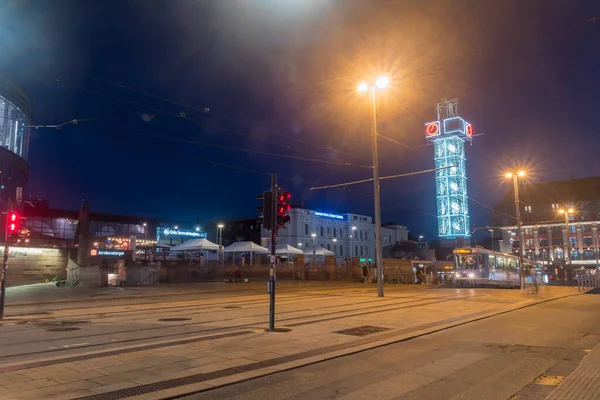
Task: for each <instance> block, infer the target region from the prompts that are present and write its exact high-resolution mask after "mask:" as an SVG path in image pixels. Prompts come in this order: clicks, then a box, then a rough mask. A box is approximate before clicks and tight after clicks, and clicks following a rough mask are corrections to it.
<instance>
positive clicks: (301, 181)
mask: <svg viewBox="0 0 600 400" xmlns="http://www.w3.org/2000/svg"><path fill="white" fill-rule="evenodd" d="M181 158H183V159H188V160H192V161H198V162H201V163H205V164H210V165H215V166H218V167H223V168H230V169H234V170H237V171H242V172H247V173H251V174H257V175H262V176H268V177H271V175H272V173H269V172H262V171H256V170H253V169H249V168H244V167H237V166H235V165H231V164H225V163H222V162H217V161H211V160H206V159H200V158H197V157H190V156H183V157H181ZM277 178H278V179H281V180H286V181H290V182H297V183H304V184H307V185H321V186H322V185H323V183H320V182H313V181H307V180H304V179H300V178H291V177H289V176H282V175H279V174H278V175H277ZM336 189H337V190H340V191H342V192H346V193H352V194H354V195H357V196H361V197H363V198H366V199H368V200H373V196H371V195H367V194H365V193H362V192H357V191H353V190H351V189H349V188H346V187H340V188H336ZM385 204H388V205H391V206H393V207H398V208H399V209H400V210H403V211H410V212H415V213H419V214H423V215H427V216H428V217H433V218H437V215H435V214H432V213H428V212H426V211H423V210H416V209H413V208H406V207H403V206H401V205H400V204H395V203H393V204H392V203H391V202H385Z"/></svg>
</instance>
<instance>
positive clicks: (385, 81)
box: [358, 76, 390, 297]
mask: <svg viewBox="0 0 600 400" xmlns="http://www.w3.org/2000/svg"><path fill="white" fill-rule="evenodd" d="M389 83H390V80H389V78H388V77H387V76H380V77H378V78H377V79H376V80H375V82H373V83H370V84H369V83H366V82H364V83H361V84H360V85H358V90H359V92H366V91H367V89H370V91H369V92H370V95H371V140H372V150H373V190H374V192H375V257H376V259H375V261H376V264H375V265H376V268H377V295H378V296H379V297H383V245H382V241H381V200H380V189H379V155H378V152H377V101H376V96H375V93H376V89H377V88H379V89H384V88H386V87H387V86H388V85H389Z"/></svg>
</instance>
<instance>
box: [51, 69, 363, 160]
mask: <svg viewBox="0 0 600 400" xmlns="http://www.w3.org/2000/svg"><path fill="white" fill-rule="evenodd" d="M54 67H56V68H58V69H61V70H64V71H67V72H70V73H72V74H77V75H80V76H84V77H87V78H90V79H94V80H97V81H99V82H103V83H106V84H109V85H112V86H115V87H118V88H120V89H123V90H128V91H131V92H134V93H137V94H141V95H144V96H147V97H150V98H153V99H156V100H160V101H163V102H166V103H170V104H173V105H176V106H178V107H183V108H186V109H188V110H193V111H197V112H200V113H205V114H209V115H211V116H213V117H216V118H220V119H223V120H228V121H231V122H233V123H236V124H238V125H242V126H246V127H250V128H253V129H258V130H262V131H264V132H268V133H271V134H273V135H277V136H280V137H285V138H286V139H291V140H294V141H296V142H298V143H302V144H305V145H308V146H316V147H320V148H321V149H323V150H328V151H335V152H337V153H340V154H344V155H347V156H351V157H355V158H363V157H362V156H359V155H356V154H353V153H349V152H345V151H342V150H338V149H335V148H333V147H330V146H324V145H320V144H318V143H314V142H308V141H305V140H302V139H299V138H295V137H290V136H289V135H286V134H283V133H281V132H277V131H274V130H272V129H268V128H265V127H262V126H258V125H254V124H250V123H246V122H242V121H238V120H236V119H233V118H230V117H225V116H223V115H220V114H215V113H214V112H212V111H210V108H204V109H200V108H198V107H194V106H190V105H189V104H184V103H181V102H178V101H175V100H171V99H168V98H166V97H163V96H158V95H156V94H153V93H149V92H146V91H143V90H140V89H136V88H133V87H130V86H126V85H123V84H121V83H117V82H113V81H110V80H107V79H103V78H99V77H97V76H93V75H89V74H84V73H82V72H78V71H74V70H71V69H68V68H65V67H61V66H58V65H56V64H54ZM348 77H349V76H348ZM348 77H343V78H336V79H333V80H329V81H323V82H320V83H326V82H333V81H335V80H340V79H346V78H348ZM320 83H319V84H320ZM180 116H181V114H180ZM197 122H199V123H203V124H205V123H204V122H200V121H197ZM211 127H213V128H215V127H216V126H214V125H212V126H211ZM222 129H226V128H222ZM288 148H289V149H291V147H289V146H288Z"/></svg>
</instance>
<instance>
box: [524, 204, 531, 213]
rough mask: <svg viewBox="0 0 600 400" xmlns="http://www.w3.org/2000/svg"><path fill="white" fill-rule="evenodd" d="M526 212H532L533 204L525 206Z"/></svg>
mask: <svg viewBox="0 0 600 400" xmlns="http://www.w3.org/2000/svg"><path fill="white" fill-rule="evenodd" d="M525 212H526V213H527V214H531V206H525Z"/></svg>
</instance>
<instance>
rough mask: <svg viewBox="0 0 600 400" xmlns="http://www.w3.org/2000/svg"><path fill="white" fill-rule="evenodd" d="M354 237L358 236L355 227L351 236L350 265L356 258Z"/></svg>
mask: <svg viewBox="0 0 600 400" xmlns="http://www.w3.org/2000/svg"><path fill="white" fill-rule="evenodd" d="M354 236H356V227H355V226H353V227H352V233H351V235H350V265H352V258H354V257H356V254H354V253H355V251H354Z"/></svg>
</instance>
